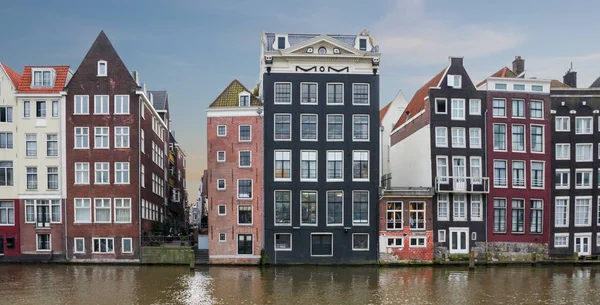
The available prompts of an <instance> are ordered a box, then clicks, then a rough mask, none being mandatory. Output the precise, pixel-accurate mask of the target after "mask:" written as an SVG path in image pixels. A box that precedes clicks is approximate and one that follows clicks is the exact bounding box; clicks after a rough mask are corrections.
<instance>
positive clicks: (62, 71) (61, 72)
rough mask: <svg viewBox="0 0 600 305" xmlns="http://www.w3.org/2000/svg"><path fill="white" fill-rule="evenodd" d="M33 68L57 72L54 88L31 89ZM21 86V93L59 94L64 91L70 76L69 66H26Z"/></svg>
mask: <svg viewBox="0 0 600 305" xmlns="http://www.w3.org/2000/svg"><path fill="white" fill-rule="evenodd" d="M32 68H52V69H54V70H55V71H56V79H55V80H54V87H52V88H31V78H32V77H33V75H32V73H31V69H32ZM22 75H23V76H22V77H21V83H20V84H19V89H18V90H19V93H59V92H61V91H63V90H64V88H65V84H66V82H67V76H68V75H69V66H25V68H23V74H22Z"/></svg>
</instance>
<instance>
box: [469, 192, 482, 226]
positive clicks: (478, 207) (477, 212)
mask: <svg viewBox="0 0 600 305" xmlns="http://www.w3.org/2000/svg"><path fill="white" fill-rule="evenodd" d="M471 220H472V221H481V220H483V205H482V201H481V195H479V194H473V195H471Z"/></svg>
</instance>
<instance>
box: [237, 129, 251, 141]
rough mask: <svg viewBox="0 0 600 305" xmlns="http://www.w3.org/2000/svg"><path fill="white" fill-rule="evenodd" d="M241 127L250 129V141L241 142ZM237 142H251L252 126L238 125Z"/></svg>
mask: <svg viewBox="0 0 600 305" xmlns="http://www.w3.org/2000/svg"><path fill="white" fill-rule="evenodd" d="M242 127H249V128H250V139H248V140H242ZM238 142H252V125H240V126H238Z"/></svg>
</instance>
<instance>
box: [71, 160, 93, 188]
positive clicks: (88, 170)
mask: <svg viewBox="0 0 600 305" xmlns="http://www.w3.org/2000/svg"><path fill="white" fill-rule="evenodd" d="M78 164H80V165H82V166H83V165H87V178H86V177H85V176H84V178H85V179H84V180H86V181H83V182H77V172H78V171H77V165H78ZM74 170H75V180H74V181H75V182H74V184H79V185H85V184H90V163H89V162H75V164H74ZM81 172H85V170H83V169H82V170H81Z"/></svg>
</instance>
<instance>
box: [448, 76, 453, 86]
mask: <svg viewBox="0 0 600 305" xmlns="http://www.w3.org/2000/svg"><path fill="white" fill-rule="evenodd" d="M448 87H454V75H448Z"/></svg>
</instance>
